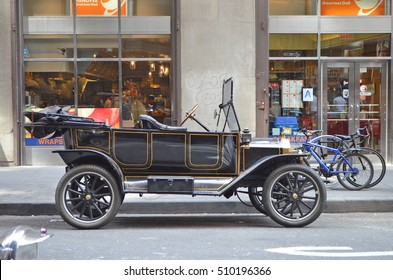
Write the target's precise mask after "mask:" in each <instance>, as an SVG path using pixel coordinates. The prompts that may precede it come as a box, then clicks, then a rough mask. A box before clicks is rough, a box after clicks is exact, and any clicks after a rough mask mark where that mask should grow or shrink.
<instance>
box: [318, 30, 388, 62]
mask: <svg viewBox="0 0 393 280" xmlns="http://www.w3.org/2000/svg"><path fill="white" fill-rule="evenodd" d="M321 55H322V56H336V57H353V56H357V57H359V56H360V57H381V56H390V34H352V33H345V34H322V35H321Z"/></svg>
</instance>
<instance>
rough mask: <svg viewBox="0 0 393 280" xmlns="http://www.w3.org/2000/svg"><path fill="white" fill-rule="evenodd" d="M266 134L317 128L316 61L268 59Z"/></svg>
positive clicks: (288, 134) (290, 133) (289, 134)
mask: <svg viewBox="0 0 393 280" xmlns="http://www.w3.org/2000/svg"><path fill="white" fill-rule="evenodd" d="M269 68H270V72H269V135H271V136H273V137H279V136H281V135H282V134H285V135H287V136H291V135H292V136H293V135H296V133H297V131H298V130H299V128H301V127H306V128H308V129H316V128H317V116H318V82H317V81H318V62H317V61H311V60H293V61H288V60H271V61H270V62H269Z"/></svg>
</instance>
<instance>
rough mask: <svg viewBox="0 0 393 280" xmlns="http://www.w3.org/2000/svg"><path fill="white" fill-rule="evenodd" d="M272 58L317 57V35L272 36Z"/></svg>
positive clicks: (270, 44) (270, 42)
mask: <svg viewBox="0 0 393 280" xmlns="http://www.w3.org/2000/svg"><path fill="white" fill-rule="evenodd" d="M269 55H270V57H310V56H311V57H312V56H317V35H316V34H270V35H269Z"/></svg>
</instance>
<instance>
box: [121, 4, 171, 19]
mask: <svg viewBox="0 0 393 280" xmlns="http://www.w3.org/2000/svg"><path fill="white" fill-rule="evenodd" d="M171 9H172V0H128V15H129V16H170V15H171V12H172V11H171Z"/></svg>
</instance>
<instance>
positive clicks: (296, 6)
mask: <svg viewBox="0 0 393 280" xmlns="http://www.w3.org/2000/svg"><path fill="white" fill-rule="evenodd" d="M317 2H318V1H317V0H279V1H277V0H274V1H269V14H270V15H272V16H276V15H277V16H283V15H316V14H317Z"/></svg>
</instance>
